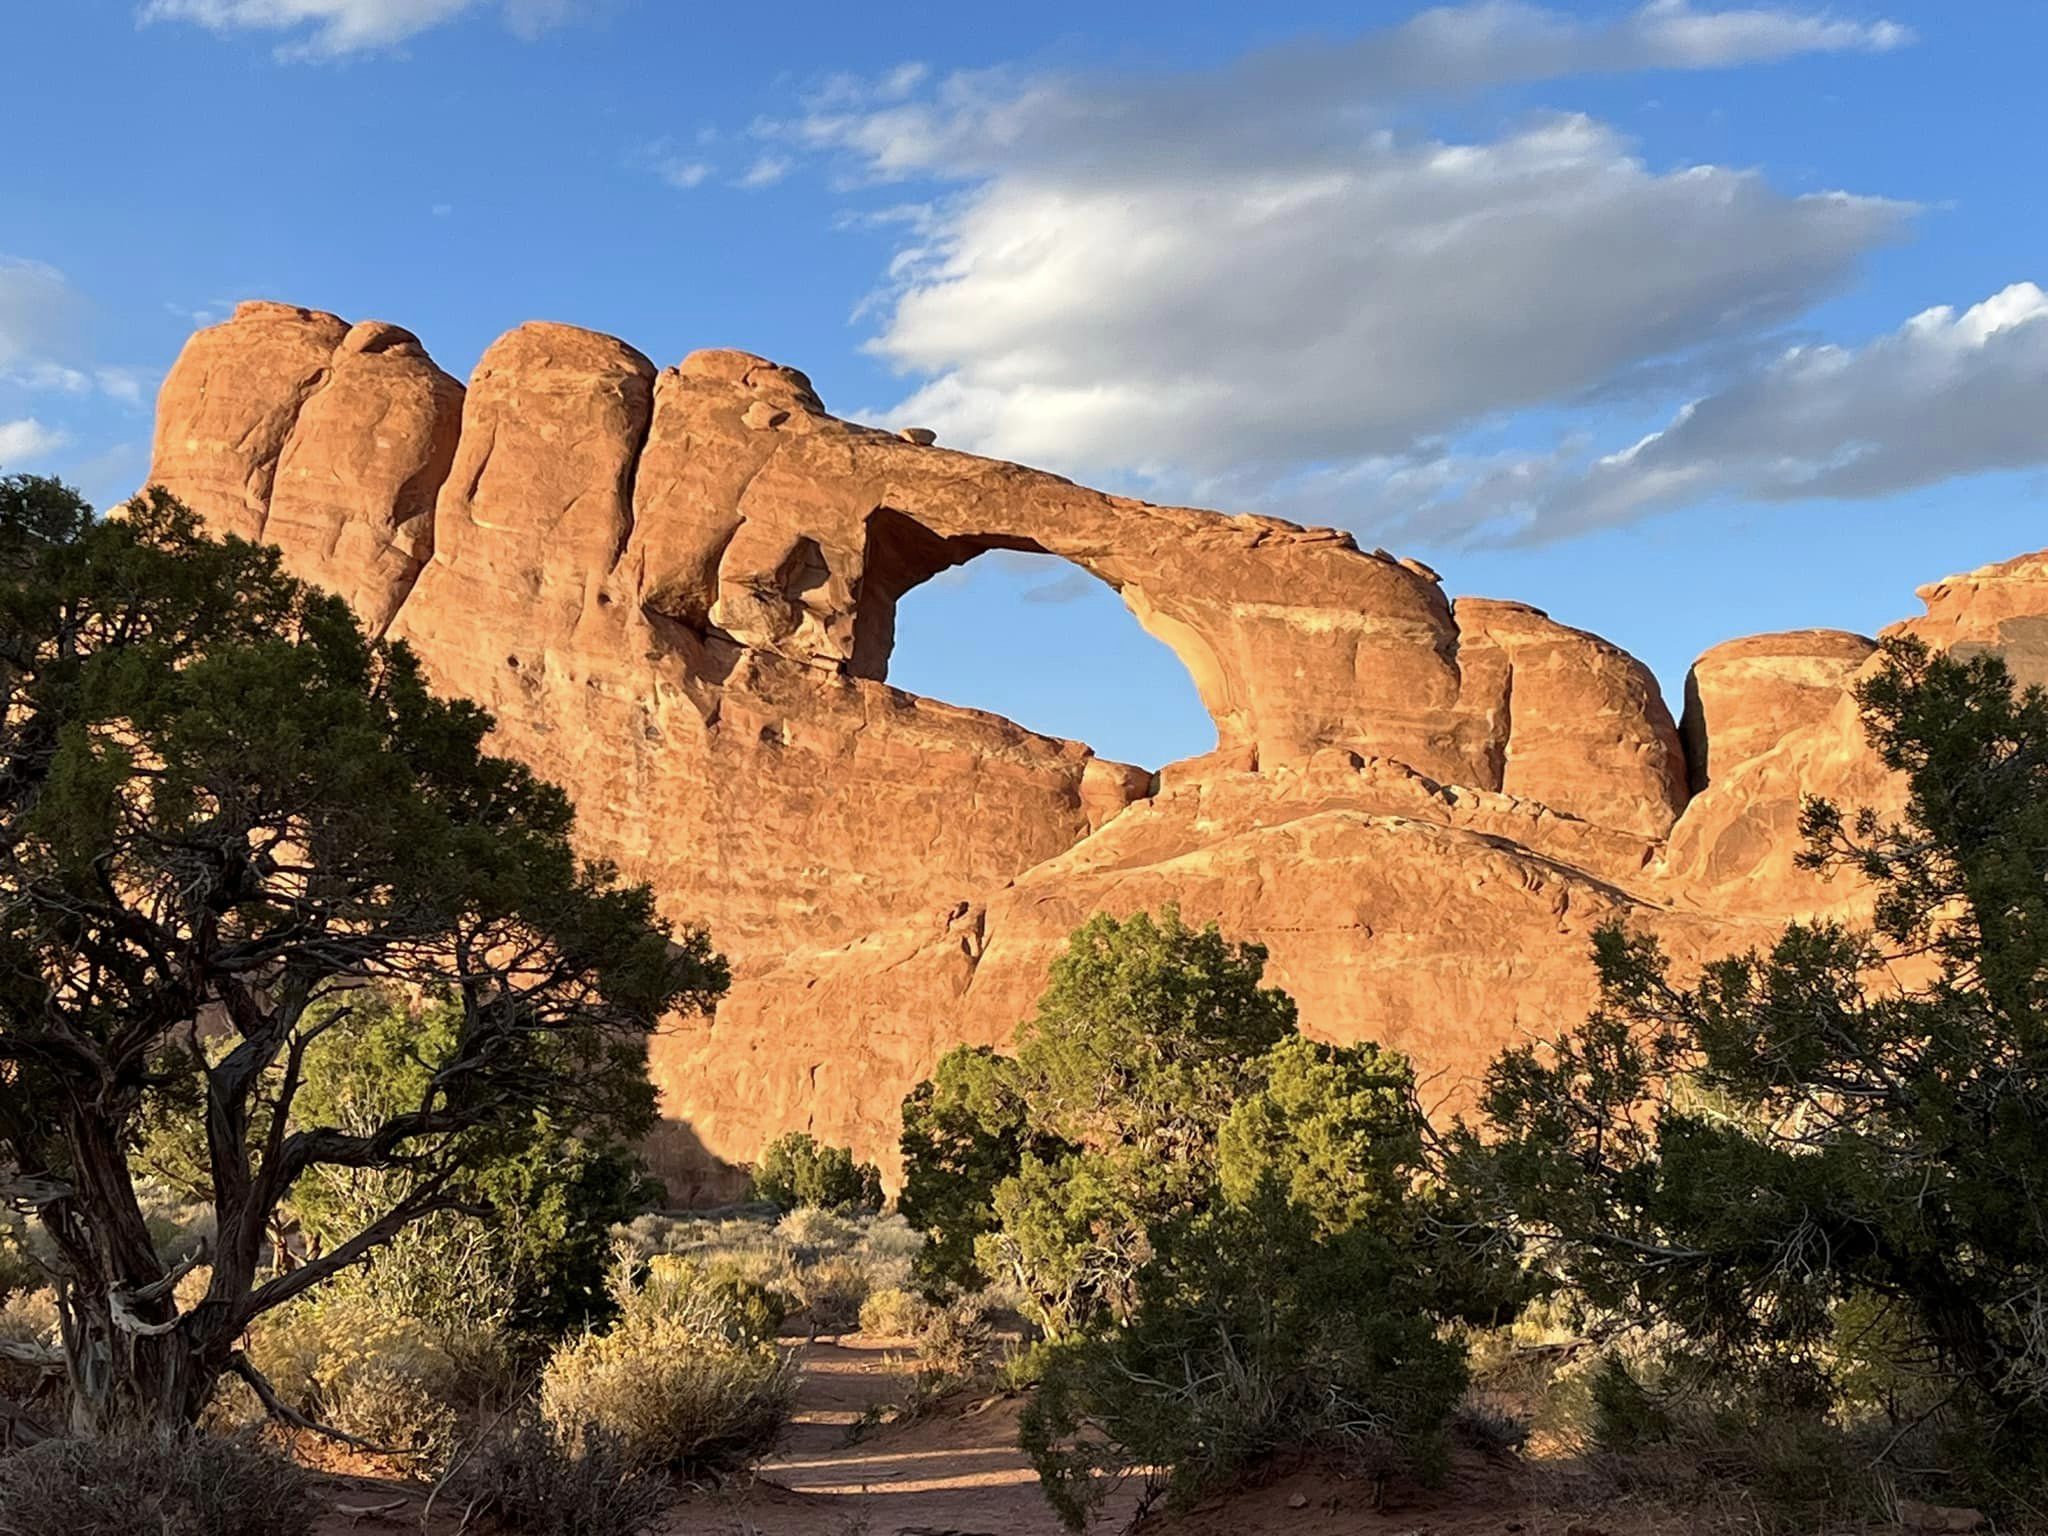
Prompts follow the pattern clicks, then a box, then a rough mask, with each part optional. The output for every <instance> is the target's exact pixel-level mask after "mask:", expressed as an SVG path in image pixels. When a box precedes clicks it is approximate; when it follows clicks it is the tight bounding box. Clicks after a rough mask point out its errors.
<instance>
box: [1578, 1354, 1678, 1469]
mask: <svg viewBox="0 0 2048 1536" xmlns="http://www.w3.org/2000/svg"><path fill="white" fill-rule="evenodd" d="M1590 1386H1591V1391H1592V1399H1593V1422H1592V1425H1591V1428H1592V1432H1593V1443H1594V1444H1595V1445H1597V1446H1599V1447H1600V1449H1601V1450H1603V1451H1634V1450H1640V1449H1641V1448H1642V1447H1643V1446H1645V1445H1649V1444H1651V1443H1653V1442H1656V1441H1662V1440H1669V1439H1670V1438H1671V1415H1670V1414H1669V1413H1667V1412H1665V1410H1664V1407H1663V1405H1662V1404H1660V1403H1659V1402H1658V1401H1657V1399H1656V1398H1655V1397H1653V1396H1651V1395H1650V1392H1649V1389H1648V1388H1646V1387H1645V1386H1644V1385H1643V1384H1642V1383H1641V1382H1639V1381H1637V1380H1636V1378H1635V1375H1634V1373H1633V1372H1631V1371H1630V1370H1629V1368H1628V1362H1627V1361H1625V1360H1623V1359H1622V1358H1621V1356H1619V1355H1608V1356H1606V1357H1605V1358H1603V1359H1602V1360H1601V1362H1600V1364H1599V1366H1598V1367H1597V1368H1595V1370H1594V1372H1593V1377H1592V1381H1591V1383H1590Z"/></svg>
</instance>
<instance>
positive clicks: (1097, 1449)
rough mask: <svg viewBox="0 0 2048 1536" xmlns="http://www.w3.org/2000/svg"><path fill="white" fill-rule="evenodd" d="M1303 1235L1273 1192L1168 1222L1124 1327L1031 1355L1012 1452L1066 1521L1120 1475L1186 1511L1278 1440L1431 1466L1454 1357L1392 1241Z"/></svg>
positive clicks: (1375, 1236) (1459, 1366)
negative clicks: (1031, 1389)
mask: <svg viewBox="0 0 2048 1536" xmlns="http://www.w3.org/2000/svg"><path fill="white" fill-rule="evenodd" d="M1316 1227H1317V1219H1316V1217H1315V1215H1314V1214H1313V1213H1312V1212H1310V1211H1309V1210H1307V1209H1305V1208H1303V1207H1301V1206H1298V1205H1294V1204H1292V1203H1290V1202H1289V1201H1288V1200H1287V1199H1286V1197H1285V1196H1284V1194H1283V1193H1282V1192H1281V1190H1280V1188H1279V1186H1278V1185H1276V1184H1271V1183H1268V1184H1265V1185H1262V1186H1261V1187H1260V1188H1259V1190H1258V1191H1257V1192H1256V1193H1255V1194H1254V1196H1253V1198H1252V1199H1251V1200H1250V1201H1249V1202H1248V1203H1244V1204H1239V1203H1237V1202H1234V1201H1224V1202H1222V1203H1220V1204H1218V1205H1217V1206H1215V1207H1214V1208H1213V1209H1211V1210H1209V1211H1207V1212H1204V1213H1203V1214H1201V1215H1199V1216H1195V1217H1191V1218H1188V1219H1186V1220H1184V1221H1182V1222H1179V1223H1176V1224H1174V1225H1173V1226H1172V1227H1171V1228H1170V1229H1169V1230H1168V1231H1166V1232H1165V1233H1163V1234H1162V1235H1161V1246H1160V1251H1159V1254H1158V1256H1157V1258H1156V1259H1155V1261H1154V1262H1153V1263H1151V1264H1148V1265H1147V1266H1146V1267H1145V1269H1144V1270H1143V1271H1142V1272H1141V1274H1140V1283H1139V1297H1138V1301H1137V1304H1136V1305H1135V1307H1134V1308H1133V1309H1132V1311H1131V1314H1130V1316H1129V1318H1128V1319H1127V1320H1126V1322H1125V1323H1124V1325H1123V1326H1122V1327H1120V1328H1118V1329H1115V1330H1113V1331H1110V1332H1108V1333H1106V1334H1102V1335H1097V1336H1090V1337H1084V1338H1080V1339H1073V1340H1068V1341H1066V1342H1064V1343H1059V1344H1055V1345H1053V1346H1052V1347H1051V1348H1049V1349H1048V1350H1047V1351H1045V1352H1044V1354H1043V1356H1042V1359H1041V1367H1042V1371H1043V1376H1042V1381H1041V1385H1040V1389H1039V1394H1038V1396H1037V1398H1036V1399H1035V1400H1034V1401H1033V1403H1032V1404H1031V1405H1030V1407H1029V1408H1027V1409H1026V1412H1025V1417H1024V1421H1023V1429H1022V1434H1023V1443H1024V1447H1025V1449H1026V1451H1027V1452H1029V1454H1030V1455H1031V1458H1032V1461H1033V1463H1034V1464H1035V1465H1036V1466H1037V1468H1038V1472H1039V1477H1040V1480H1041V1482H1042V1484H1043V1486H1044V1488H1045V1491H1046V1496H1047V1498H1048V1499H1049V1500H1050V1501H1051V1503H1052V1505H1053V1507H1054V1509H1055V1510H1056V1511H1057V1512H1058V1513H1059V1515H1060V1517H1061V1518H1062V1519H1063V1520H1064V1521H1065V1522H1066V1523H1067V1524H1068V1525H1070V1526H1071V1527H1073V1528H1074V1529H1075V1530H1080V1529H1082V1528H1084V1527H1085V1526H1086V1524H1087V1523H1088V1521H1089V1519H1090V1518H1091V1517H1092V1516H1093V1514H1094V1513H1095V1512H1096V1510H1097V1509H1098V1508H1099V1507H1100V1504H1101V1502H1102V1500H1103V1499H1104V1498H1105V1497H1106V1496H1107V1494H1108V1493H1109V1492H1110V1490H1111V1489H1112V1487H1113V1486H1114V1484H1115V1482H1116V1481H1117V1480H1119V1479H1120V1478H1122V1477H1123V1476H1126V1475H1128V1474H1130V1473H1132V1472H1140V1471H1141V1472H1143V1473H1144V1475H1145V1476H1146V1477H1147V1479H1148V1481H1150V1482H1151V1483H1152V1484H1153V1489H1152V1493H1151V1494H1148V1499H1147V1502H1149V1501H1150V1498H1151V1497H1153V1496H1156V1495H1157V1494H1158V1493H1161V1492H1163V1493H1164V1494H1165V1496H1166V1498H1167V1499H1168V1501H1169V1502H1170V1503H1171V1504H1173V1505H1175V1506H1185V1505H1186V1504H1188V1503H1189V1502H1191V1501H1192V1500H1194V1499H1195V1498H1196V1497H1198V1496H1200V1495H1201V1494H1202V1493H1204V1492H1206V1491H1208V1490H1210V1489H1212V1488H1214V1487H1216V1486H1218V1485H1220V1484H1223V1483H1226V1482H1227V1481H1229V1480H1230V1479H1231V1478H1233V1477H1235V1476H1237V1475H1238V1474H1240V1473H1241V1472H1242V1471H1244V1470H1245V1468H1246V1467H1248V1466H1249V1465H1250V1464H1252V1463H1253V1462H1255V1461H1256V1460H1258V1459H1259V1458H1261V1457H1264V1456H1266V1455H1269V1454H1270V1453H1272V1452H1274V1451H1276V1450H1279V1449H1282V1448H1287V1447H1314V1448H1321V1449H1324V1450H1328V1451H1332V1452H1340V1453H1346V1454H1349V1455H1352V1456H1354V1457H1361V1456H1362V1457H1365V1458H1371V1457H1372V1456H1374V1455H1376V1454H1380V1453H1384V1452H1388V1451H1394V1450H1398V1451H1400V1452H1402V1453H1404V1455H1405V1456H1406V1458H1407V1459H1408V1460H1409V1461H1410V1463H1411V1464H1415V1465H1419V1466H1420V1467H1421V1468H1422V1469H1423V1470H1424V1471H1425V1472H1429V1471H1432V1470H1440V1468H1441V1465H1442V1458H1443V1455H1444V1451H1445V1447H1444V1443H1443V1428H1444V1425H1445V1423H1446V1422H1447V1420H1448V1419H1449V1417H1450V1414H1451V1411H1452V1409H1453V1408H1455V1407H1456V1406H1457V1403H1458V1400H1459V1398H1460V1396H1461V1395H1462V1394H1463V1392H1464V1389H1465V1381H1466V1376H1465V1362H1464V1352H1463V1350H1462V1348H1461V1347H1460V1346H1459V1345H1458V1344H1457V1343H1455V1342H1453V1341H1451V1340H1449V1339H1447V1338H1445V1337H1443V1336H1442V1334H1441V1332H1440V1330H1439V1327H1438V1323H1437V1319H1436V1318H1434V1317H1433V1316H1431V1315H1430V1314H1429V1313H1427V1312H1424V1311H1417V1310H1414V1308H1413V1306H1412V1296H1413V1293H1414V1290H1415V1288H1416V1287H1415V1275H1414V1273H1413V1264H1412V1259H1411V1257H1410V1256H1409V1255H1407V1254H1406V1253H1404V1252H1403V1251H1402V1250H1401V1249H1400V1247H1399V1246H1398V1245H1397V1244H1394V1243H1390V1242H1388V1241H1387V1240H1386V1239H1385V1238H1384V1237H1383V1236H1382V1235H1381V1234H1379V1233H1376V1232H1374V1231H1372V1230H1371V1229H1370V1228H1353V1229H1351V1230H1349V1231H1347V1232H1344V1233H1340V1234H1336V1235H1333V1236H1319V1235H1318V1233H1317V1230H1316Z"/></svg>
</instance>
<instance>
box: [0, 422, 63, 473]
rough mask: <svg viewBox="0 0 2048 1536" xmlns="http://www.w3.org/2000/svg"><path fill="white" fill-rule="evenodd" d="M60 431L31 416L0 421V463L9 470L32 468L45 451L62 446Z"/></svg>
mask: <svg viewBox="0 0 2048 1536" xmlns="http://www.w3.org/2000/svg"><path fill="white" fill-rule="evenodd" d="M66 441H67V439H66V437H65V435H64V434H63V433H62V432H59V431H56V430H55V429H54V428H50V427H46V426H44V425H43V424H42V423H41V422H40V421H37V420H36V419H35V418H34V417H33V416H29V417H24V418H23V419H21V420H19V421H0V465H4V466H6V467H7V468H8V469H10V470H18V469H32V468H34V467H35V461H36V460H37V459H38V458H40V457H42V455H44V454H46V453H50V452H53V451H54V450H56V449H58V448H61V447H63V446H64V444H65V442H66Z"/></svg>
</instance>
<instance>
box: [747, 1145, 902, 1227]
mask: <svg viewBox="0 0 2048 1536" xmlns="http://www.w3.org/2000/svg"><path fill="white" fill-rule="evenodd" d="M754 1197H755V1198H756V1199H757V1200H765V1201H767V1202H768V1203H769V1204H771V1205H774V1206H776V1207H778V1208H780V1209H782V1210H785V1211H791V1210H797V1209H799V1208H802V1207H807V1206H816V1207H818V1208H820V1209H822V1210H828V1211H830V1210H839V1209H841V1208H843V1207H851V1208H853V1209H857V1210H868V1211H879V1210H880V1209H881V1208H882V1174H881V1170H880V1169H878V1168H877V1167H876V1166H875V1165H874V1164H873V1163H857V1162H855V1161H854V1157H853V1153H852V1152H851V1151H850V1150H849V1149H848V1148H846V1147H828V1146H823V1145H820V1144H819V1142H818V1141H817V1140H816V1138H814V1137H813V1136H812V1135H811V1134H810V1133H809V1132H808V1131H791V1132H789V1133H788V1134H787V1135H784V1136H778V1137H776V1138H775V1140H773V1141H771V1142H770V1143H768V1146H767V1148H766V1149H765V1150H764V1151H763V1152H762V1153H761V1160H760V1161H759V1162H758V1163H756V1164H755V1165H754Z"/></svg>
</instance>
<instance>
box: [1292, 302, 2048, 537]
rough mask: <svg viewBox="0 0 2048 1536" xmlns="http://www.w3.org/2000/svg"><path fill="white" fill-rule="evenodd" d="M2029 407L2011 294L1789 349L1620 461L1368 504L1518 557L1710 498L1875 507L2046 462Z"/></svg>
mask: <svg viewBox="0 0 2048 1536" xmlns="http://www.w3.org/2000/svg"><path fill="white" fill-rule="evenodd" d="M2044 400H2048V292H2044V291H2043V290H2042V289H2041V288H2040V287H2039V286H2038V285H2036V284H2034V283H2014V284H2013V285H2011V286H2010V287H2008V288H2005V289H2004V290H2002V291H2001V292H1999V293H1996V294H1993V295H1992V296H1991V297H1990V298H1988V299H1985V300H1984V301H1983V302H1981V303H1979V304H1975V305H1972V306H1971V307H1970V308H1968V309H1964V310H1961V311H1957V310H1955V309H1953V308H1951V307H1949V306H1946V305H1943V306H1941V307H1939V308H1936V309H1929V310H1926V311H1924V312H1922V313H1920V314H1918V315H1915V316H1913V317H1912V318H1911V319H1910V320H1908V321H1907V322H1906V323H1905V324H1904V325H1902V326H1900V327H1899V328H1898V329H1897V330H1895V331H1893V332H1891V333H1889V334H1888V335H1884V336H1880V337H1877V338H1876V339H1875V340H1872V341H1870V342H1868V343H1866V344H1865V345H1863V346H1860V347H1843V346H1819V345H1808V346H1799V347H1794V348H1791V349H1789V350H1787V351H1786V352H1784V353H1783V354H1782V355H1781V356H1779V357H1777V358H1776V359H1774V360H1773V361H1771V362H1770V363H1769V364H1767V365H1765V366H1763V367H1761V368H1759V369H1757V370H1755V371H1754V372H1751V373H1748V374H1745V375H1743V376H1740V377H1738V378H1736V379H1734V380H1732V381H1730V382H1729V383H1728V384H1727V385H1726V386H1725V387H1723V388H1721V389H1719V390H1717V391H1715V392H1713V393H1711V394H1708V395H1705V396H1702V397H1701V398H1699V399H1696V400H1694V401H1691V402H1690V403H1688V404H1687V405H1685V406H1684V407H1682V408H1681V409H1680V410H1679V411H1678V412H1677V414H1676V415H1675V416H1674V417H1673V419H1672V420H1671V422H1670V423H1669V425H1667V426H1665V427H1664V428H1663V429H1662V430H1660V431H1657V432H1653V433H1651V434H1650V435H1648V436H1647V437H1644V438H1642V439H1641V440H1640V441H1638V442H1636V443H1634V444H1632V445H1630V446H1628V447H1626V448H1621V449H1618V450H1616V451H1613V452H1608V453H1604V454H1599V455H1597V456H1595V455H1594V454H1593V453H1592V452H1591V451H1590V450H1589V449H1586V448H1585V447H1584V446H1583V445H1578V444H1566V445H1562V446H1561V447H1560V449H1559V450H1558V451H1557V452H1555V453H1553V454H1550V455H1544V456H1532V457H1507V458H1502V459H1498V460H1495V461H1493V462H1490V463H1482V464H1464V465H1459V464H1457V463H1456V462H1455V461H1452V460H1444V461H1440V462H1439V463H1438V464H1437V465H1436V466H1435V481H1436V483H1434V484H1433V485H1431V486H1429V487H1427V494H1424V495H1422V496H1420V497H1418V499H1417V501H1416V503H1415V504H1414V505H1412V506H1410V507H1408V508H1405V509H1403V508H1399V507H1397V506H1395V505H1390V504H1385V503H1383V504H1382V508H1381V511H1382V517H1381V521H1382V523H1383V525H1384V526H1386V527H1388V528H1389V529H1390V530H1398V531H1407V532H1413V531H1417V530H1423V529H1427V530H1430V531H1433V532H1434V533H1436V534H1437V535H1439V536H1444V535H1448V536H1452V537H1463V538H1472V539H1480V540H1489V541H1494V542H1524V543H1526V542H1534V541H1536V540H1539V539H1547V538H1556V537H1559V536H1561V535H1565V534H1571V533H1579V532H1583V531H1585V530H1588V529H1592V528H1601V527H1611V526H1613V525H1616V524H1619V523H1627V522H1633V521H1635V520H1636V519H1638V518H1641V517H1645V516H1648V515H1650V514H1652V513H1656V512H1662V511H1667V510H1669V509H1671V508H1673V507H1678V506H1683V505H1687V504H1690V503H1694V502H1700V501H1706V500H1712V499H1717V498H1724V497H1735V498H1741V499H1744V500H1749V501H1763V502H1791V501H1803V500H1817V499H1845V498H1846V499H1856V498H1863V497H1876V496H1885V495H1890V494H1893V493H1895V492H1899V491H1905V490H1911V489H1913V488H1915V487H1918V486H1924V485H1932V484H1935V483H1936V482H1939V481H1942V480H1947V479H1951V478H1953V477H1955V476H1958V475H1967V474H1977V473H1983V472H1986V471H1996V470H2013V469H2026V468H2032V467H2035V466H2039V465H2043V464H2048V434H2044V433H2043V432H2042V431H2041V407H2042V402H2043V401H2044ZM1324 489H1326V490H1327V488H1324ZM1418 489H1423V488H1421V487H1418Z"/></svg>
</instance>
